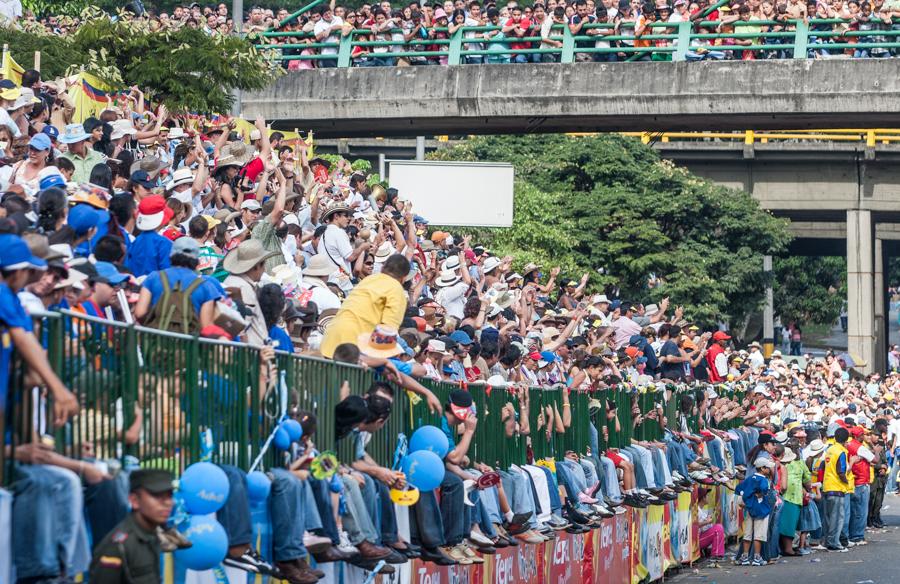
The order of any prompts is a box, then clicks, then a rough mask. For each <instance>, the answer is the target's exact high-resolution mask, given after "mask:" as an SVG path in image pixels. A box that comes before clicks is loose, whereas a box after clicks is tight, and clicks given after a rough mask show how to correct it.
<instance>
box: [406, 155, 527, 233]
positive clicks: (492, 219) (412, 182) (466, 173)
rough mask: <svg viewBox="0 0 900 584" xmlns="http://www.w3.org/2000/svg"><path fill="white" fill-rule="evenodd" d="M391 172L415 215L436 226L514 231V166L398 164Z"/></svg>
mask: <svg viewBox="0 0 900 584" xmlns="http://www.w3.org/2000/svg"><path fill="white" fill-rule="evenodd" d="M389 172H390V185H391V186H392V187H393V188H395V189H397V191H398V192H399V193H400V196H401V197H403V198H405V199H407V200H409V201H410V202H412V204H413V212H414V213H416V214H418V215H421V216H422V217H425V218H426V219H428V221H429V222H431V223H433V224H435V225H459V226H478V227H510V226H512V222H513V179H514V177H515V172H514V171H513V166H512V164H508V163H505V162H437V161H413V160H409V161H407V160H397V161H391V163H390V169H389Z"/></svg>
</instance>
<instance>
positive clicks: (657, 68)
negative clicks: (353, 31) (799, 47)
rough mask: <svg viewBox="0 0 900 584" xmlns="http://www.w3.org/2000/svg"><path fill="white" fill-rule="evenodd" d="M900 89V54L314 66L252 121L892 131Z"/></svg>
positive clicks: (434, 131)
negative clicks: (899, 59)
mask: <svg viewBox="0 0 900 584" xmlns="http://www.w3.org/2000/svg"><path fill="white" fill-rule="evenodd" d="M523 80H527V82H524V81H523ZM898 93H900V75H897V66H896V63H894V62H893V61H892V60H891V59H847V60H841V59H784V60H769V61H766V60H760V61H719V62H716V61H703V62H697V63H687V62H681V63H671V62H646V63H570V64H566V63H547V64H512V65H462V66H454V67H437V66H435V67H362V68H360V67H354V68H347V69H311V70H306V71H298V72H292V73H288V74H286V75H283V76H282V77H281V78H279V79H278V80H277V81H276V82H275V83H274V84H272V85H271V86H270V87H268V88H267V89H265V90H262V91H257V92H245V93H243V95H242V98H241V99H242V105H243V107H242V111H243V113H244V115H245V116H246V117H249V118H252V117H254V116H256V115H262V116H263V117H264V118H266V119H267V120H269V121H270V122H272V123H273V127H275V128H287V129H292V128H300V129H303V130H308V129H312V130H314V131H315V133H316V136H318V137H320V138H331V137H338V138H341V137H352V136H385V137H387V136H417V135H438V134H499V133H514V134H522V133H532V132H590V131H622V130H625V131H646V130H649V131H654V132H658V131H666V130H672V131H677V130H706V129H709V128H717V129H718V130H720V131H725V130H744V129H746V128H754V129H759V130H762V129H782V128H787V129H804V128H834V127H842V128H847V127H864V128H875V127H878V128H890V127H896V124H898V123H900V110H898V108H897V107H896V97H897V95H898Z"/></svg>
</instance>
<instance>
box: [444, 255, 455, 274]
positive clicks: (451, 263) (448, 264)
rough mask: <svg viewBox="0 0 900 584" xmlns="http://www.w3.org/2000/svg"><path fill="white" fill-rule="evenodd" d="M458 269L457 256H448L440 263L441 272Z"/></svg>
mask: <svg viewBox="0 0 900 584" xmlns="http://www.w3.org/2000/svg"><path fill="white" fill-rule="evenodd" d="M458 269H459V256H450V257H449V258H447V259H446V260H444V263H442V264H441V271H442V272H450V271H454V270H458Z"/></svg>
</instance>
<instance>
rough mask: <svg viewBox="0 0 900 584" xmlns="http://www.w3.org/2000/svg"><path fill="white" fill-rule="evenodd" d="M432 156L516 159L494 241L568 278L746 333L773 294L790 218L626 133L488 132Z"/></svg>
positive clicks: (521, 258)
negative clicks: (772, 264)
mask: <svg viewBox="0 0 900 584" xmlns="http://www.w3.org/2000/svg"><path fill="white" fill-rule="evenodd" d="M432 157H433V158H435V159H443V160H496V161H507V162H511V163H513V164H514V165H515V167H516V176H517V179H518V181H517V184H516V191H515V205H516V209H515V211H516V213H515V215H516V220H515V221H514V225H513V227H512V229H509V230H479V231H480V232H481V234H483V235H486V236H488V237H489V238H490V245H496V246H497V247H498V248H501V249H510V250H512V251H515V252H516V253H515V254H514V255H515V257H516V258H517V260H518V261H520V262H525V261H528V259H527V258H546V260H547V263H553V264H554V265H561V266H563V267H564V268H566V273H567V276H569V277H573V278H575V277H577V276H578V275H579V272H584V271H588V272H590V273H591V274H592V278H591V283H592V285H593V286H594V287H595V288H596V287H600V286H613V285H616V286H618V287H620V289H621V294H620V295H621V296H623V297H626V298H631V299H636V300H643V301H658V300H660V299H662V298H663V297H666V296H669V297H671V299H672V300H673V301H675V302H678V303H682V304H684V305H685V309H686V311H687V314H689V315H690V317H691V318H693V319H696V320H698V321H700V322H706V323H713V322H715V321H719V320H724V321H727V322H729V323H730V324H731V325H732V326H733V327H736V328H737V329H738V330H742V329H743V327H745V326H746V323H747V321H748V319H749V316H750V315H751V314H752V313H753V312H755V311H757V310H758V309H759V308H760V306H761V303H762V300H763V293H764V291H765V285H766V280H765V275H764V273H763V270H762V256H763V255H764V254H778V253H779V252H782V251H783V250H784V249H785V248H786V246H787V244H788V243H789V241H790V234H789V233H788V230H787V221H786V220H782V219H777V218H775V217H773V216H772V215H771V214H770V213H768V212H766V211H764V210H762V209H761V208H760V207H759V205H758V203H757V202H756V201H755V200H753V199H752V198H751V197H750V195H749V194H747V193H744V192H741V191H736V190H732V189H727V188H724V187H720V186H717V185H714V184H713V183H711V182H709V181H706V180H704V179H701V178H699V177H696V176H694V175H692V174H690V173H689V172H688V171H686V170H685V169H682V168H679V167H676V166H674V165H673V164H671V163H670V162H667V161H663V160H660V159H659V157H658V156H657V154H656V153H655V152H654V151H653V150H652V149H651V148H649V147H647V146H645V145H643V144H641V143H640V142H639V141H638V140H633V139H630V138H624V137H621V136H618V135H598V136H590V137H568V136H560V135H541V136H499V137H480V138H473V139H470V140H468V141H466V142H465V143H463V144H461V145H459V146H457V147H455V148H452V149H448V150H441V151H438V152H435V153H434V154H433V155H432ZM526 185H527V187H526ZM527 189H533V190H534V191H536V192H530V193H528V194H525V192H526V190H527ZM537 193H540V195H538V194H537ZM535 200H538V201H541V202H542V203H544V206H542V208H541V211H540V214H538V215H532V216H531V217H530V218H529V220H528V221H520V220H519V215H520V214H521V213H522V209H523V207H525V202H526V201H535ZM535 232H537V233H535ZM542 232H551V233H554V232H558V235H559V237H551V238H546V237H544V236H543V233H542ZM495 242H497V243H496V244H495ZM506 242H510V243H512V244H513V245H510V246H509V247H504V244H505V243H506ZM570 266H571V267H570Z"/></svg>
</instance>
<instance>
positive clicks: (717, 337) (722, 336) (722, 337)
mask: <svg viewBox="0 0 900 584" xmlns="http://www.w3.org/2000/svg"><path fill="white" fill-rule="evenodd" d="M712 338H713V340H714V341H730V340H731V337H730V336H728V333H725V332H723V331H716V332H714V333H713V337H712Z"/></svg>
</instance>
